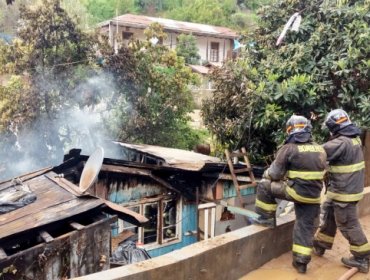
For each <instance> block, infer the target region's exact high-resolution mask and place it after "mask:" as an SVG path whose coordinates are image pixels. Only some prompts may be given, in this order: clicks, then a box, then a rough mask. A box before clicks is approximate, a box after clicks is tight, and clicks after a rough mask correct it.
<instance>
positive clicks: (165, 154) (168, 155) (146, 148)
mask: <svg viewBox="0 0 370 280" xmlns="http://www.w3.org/2000/svg"><path fill="white" fill-rule="evenodd" d="M116 143H117V144H119V145H121V146H122V147H125V148H127V149H131V150H134V151H137V152H140V153H144V154H147V155H150V156H153V157H157V158H159V159H162V160H163V161H164V162H165V164H164V165H167V166H171V167H176V168H179V169H183V170H189V171H199V170H200V169H202V168H203V167H204V165H206V164H207V163H222V162H221V160H220V159H219V158H216V157H211V156H207V155H203V154H199V153H195V152H192V151H186V150H180V149H174V148H166V147H160V146H152V145H144V144H127V143H121V142H116Z"/></svg>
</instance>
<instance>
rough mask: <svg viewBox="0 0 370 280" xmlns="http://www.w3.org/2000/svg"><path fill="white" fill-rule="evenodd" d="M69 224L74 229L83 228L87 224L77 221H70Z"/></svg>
mask: <svg viewBox="0 0 370 280" xmlns="http://www.w3.org/2000/svg"><path fill="white" fill-rule="evenodd" d="M69 225H70V226H71V227H72V228H74V229H77V230H81V229H83V228H84V227H85V226H83V225H81V224H79V223H76V222H70V223H69Z"/></svg>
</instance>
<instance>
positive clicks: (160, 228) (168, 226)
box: [118, 199, 181, 245]
mask: <svg viewBox="0 0 370 280" xmlns="http://www.w3.org/2000/svg"><path fill="white" fill-rule="evenodd" d="M127 208H128V209H131V210H132V211H135V212H137V213H140V214H141V215H144V216H145V217H146V218H148V219H149V222H148V223H147V224H146V225H145V226H144V227H137V226H135V225H133V224H130V223H128V222H125V221H123V220H120V219H119V220H118V232H119V233H121V232H122V231H124V230H130V231H132V232H133V233H135V234H137V236H138V242H139V243H142V244H144V245H148V244H164V243H167V242H170V241H174V240H176V239H179V238H180V236H181V235H180V232H179V231H180V225H179V222H178V221H180V218H179V217H180V216H179V214H180V212H181V211H180V209H181V208H180V203H179V201H178V200H176V199H162V200H158V201H154V202H150V203H144V204H140V205H137V206H133V207H127ZM160 213H163V214H162V215H161V214H160Z"/></svg>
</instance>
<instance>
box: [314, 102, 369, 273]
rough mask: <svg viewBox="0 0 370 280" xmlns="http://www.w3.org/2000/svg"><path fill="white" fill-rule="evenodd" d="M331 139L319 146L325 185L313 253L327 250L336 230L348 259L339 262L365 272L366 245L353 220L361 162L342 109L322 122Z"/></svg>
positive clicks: (360, 185) (354, 135) (355, 131)
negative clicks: (325, 169)
mask: <svg viewBox="0 0 370 280" xmlns="http://www.w3.org/2000/svg"><path fill="white" fill-rule="evenodd" d="M325 125H326V126H327V127H328V128H329V130H330V134H331V139H330V140H329V141H328V142H327V143H325V144H324V145H323V147H324V149H325V151H326V153H327V157H328V161H329V172H328V174H329V176H328V179H329V182H328V190H327V194H326V197H327V199H326V201H325V202H324V204H323V207H322V221H321V225H320V228H319V230H318V231H317V233H316V234H315V240H314V252H315V253H316V254H317V255H319V256H321V255H323V254H324V253H325V249H331V247H332V245H333V242H334V236H335V233H336V231H337V227H338V228H339V230H340V231H341V233H342V234H343V236H344V237H345V238H346V239H347V240H348V242H349V244H350V251H351V253H352V255H353V256H352V257H350V258H342V262H343V263H344V264H345V265H346V266H348V267H357V268H358V269H359V271H360V272H364V273H367V272H368V271H369V255H370V245H369V243H368V242H367V239H366V236H365V234H364V232H363V231H362V228H361V225H360V223H359V221H358V217H357V209H356V208H357V202H358V201H359V200H361V198H362V197H363V189H364V177H365V162H364V156H363V152H362V145H361V139H360V138H359V135H360V129H359V128H358V127H356V126H355V125H354V124H353V123H352V122H351V121H350V119H349V117H348V115H347V113H346V112H345V111H343V110H342V109H336V110H333V111H331V112H330V113H329V114H328V116H327V118H326V121H325Z"/></svg>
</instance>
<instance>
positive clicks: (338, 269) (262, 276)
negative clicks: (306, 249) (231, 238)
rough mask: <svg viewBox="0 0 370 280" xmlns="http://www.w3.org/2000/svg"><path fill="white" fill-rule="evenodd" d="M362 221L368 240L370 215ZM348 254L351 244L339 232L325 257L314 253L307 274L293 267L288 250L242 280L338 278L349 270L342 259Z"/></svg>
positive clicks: (357, 278) (364, 277)
mask: <svg viewBox="0 0 370 280" xmlns="http://www.w3.org/2000/svg"><path fill="white" fill-rule="evenodd" d="M360 221H361V225H362V228H363V230H364V231H365V234H366V236H367V238H368V240H370V215H367V216H364V217H362V218H361V219H360ZM346 256H350V252H349V245H348V242H347V240H346V239H345V238H344V237H343V236H342V235H341V233H340V232H338V233H337V235H336V237H335V241H334V246H333V249H332V250H330V251H326V252H325V255H324V256H323V257H317V256H315V255H314V256H313V257H312V261H311V262H310V264H309V266H308V269H307V273H306V274H305V275H302V274H298V273H297V272H296V271H295V269H294V268H293V267H292V265H291V263H292V253H291V252H288V253H285V254H283V255H281V256H280V257H279V258H276V259H273V260H271V261H270V262H268V263H266V264H265V265H263V266H262V267H261V268H259V269H257V270H254V271H252V272H250V273H248V274H247V275H245V276H244V277H242V278H240V280H268V279H271V280H301V279H302V280H304V279H312V280H336V279H338V278H339V277H340V276H341V275H343V274H344V273H345V272H346V271H347V270H348V268H346V267H345V266H343V265H342V263H341V261H340V259H341V258H342V257H346ZM351 280H370V273H367V274H363V273H357V274H356V275H354V276H353V277H352V278H351Z"/></svg>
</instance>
